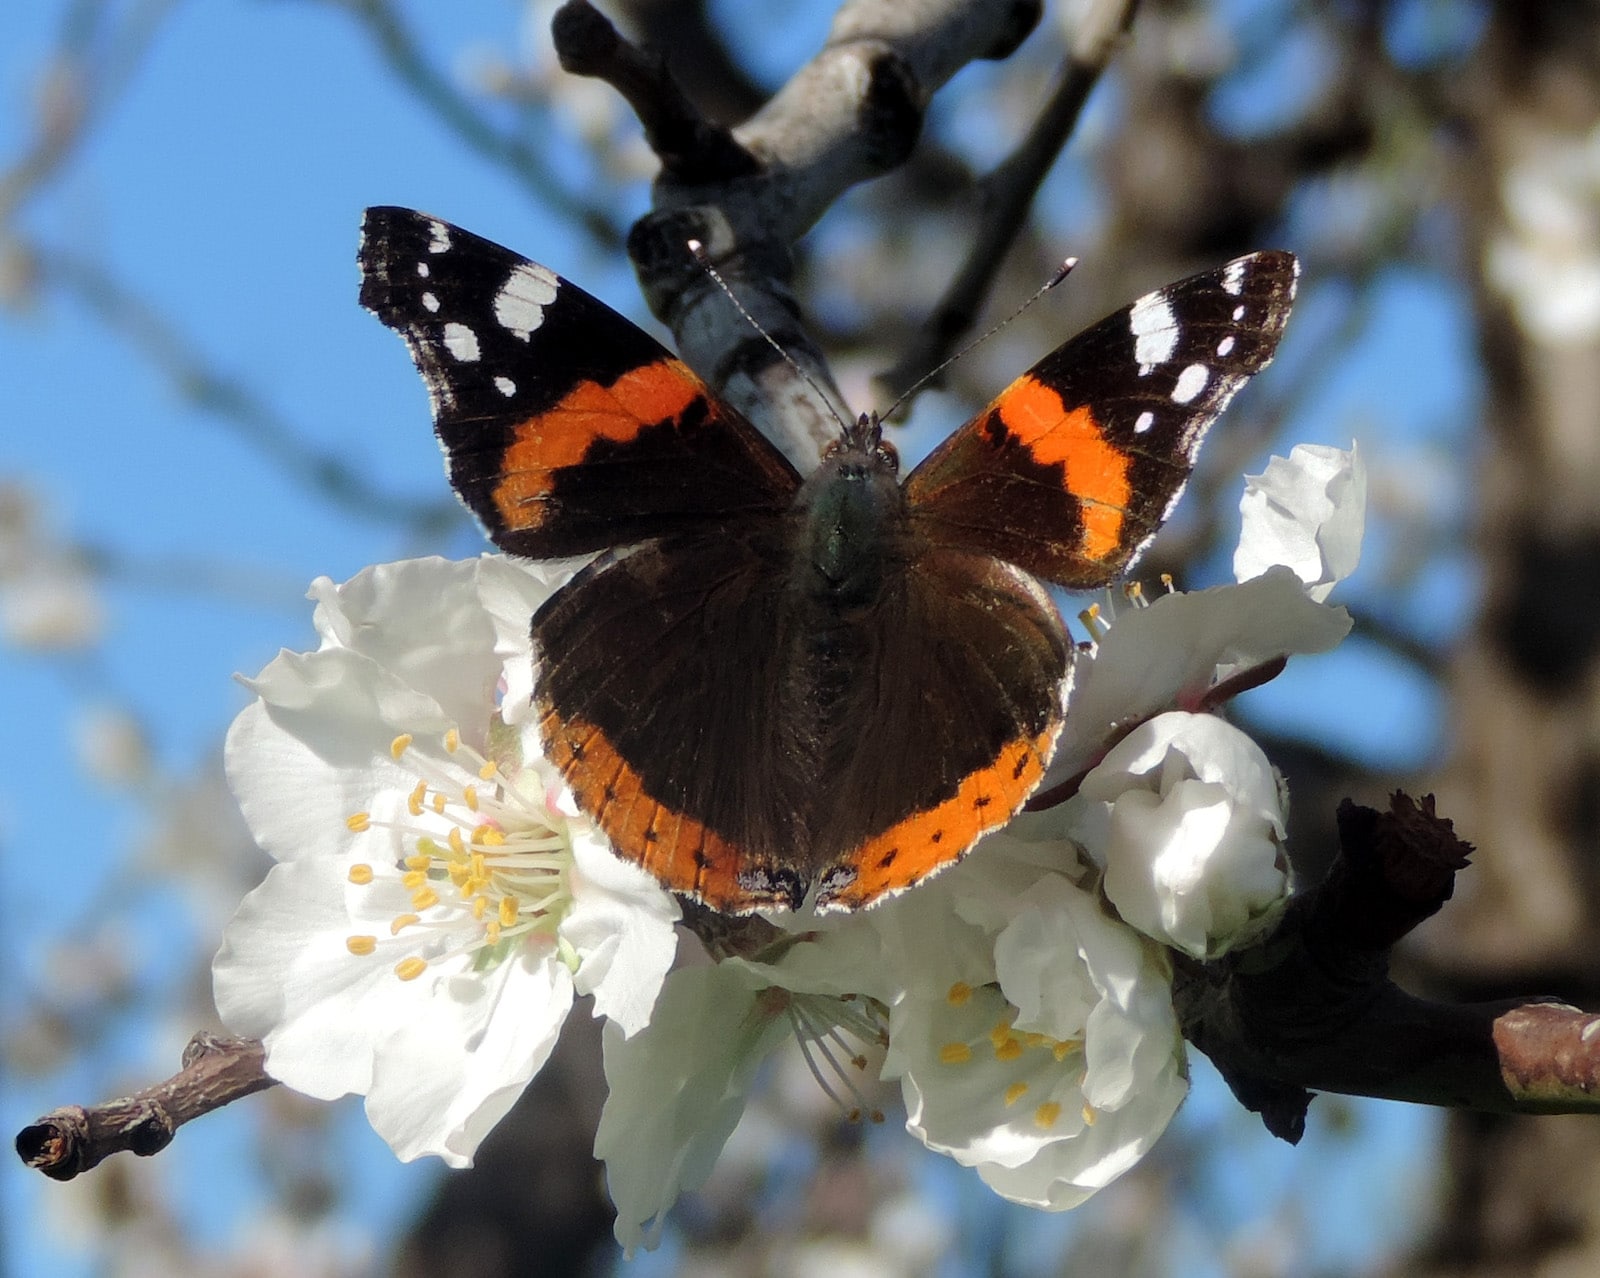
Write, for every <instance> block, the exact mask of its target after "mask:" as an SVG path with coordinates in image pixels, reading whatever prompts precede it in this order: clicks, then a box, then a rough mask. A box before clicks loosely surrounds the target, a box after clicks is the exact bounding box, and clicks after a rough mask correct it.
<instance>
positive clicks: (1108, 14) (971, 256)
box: [877, 0, 1138, 403]
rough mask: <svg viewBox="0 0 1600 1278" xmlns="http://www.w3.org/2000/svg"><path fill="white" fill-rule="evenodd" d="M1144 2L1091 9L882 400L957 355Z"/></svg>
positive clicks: (982, 196) (995, 174) (884, 379)
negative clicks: (967, 248) (947, 283)
mask: <svg viewBox="0 0 1600 1278" xmlns="http://www.w3.org/2000/svg"><path fill="white" fill-rule="evenodd" d="M1137 7H1138V0H1103V2H1102V3H1100V4H1097V5H1093V6H1091V7H1090V9H1089V10H1088V13H1087V16H1086V18H1085V21H1084V23H1083V25H1082V26H1081V27H1080V28H1079V30H1078V32H1077V37H1076V39H1075V40H1074V42H1073V46H1072V48H1071V49H1070V50H1069V51H1068V54H1067V58H1066V61H1065V63H1064V64H1063V66H1062V70H1061V76H1060V82H1059V83H1058V84H1057V86H1056V89H1055V92H1054V93H1052V94H1051V95H1050V100H1049V101H1048V102H1047V103H1045V106H1044V109H1043V110H1042V111H1040V112H1039V116H1038V118H1037V119H1036V120H1035V121H1034V123H1033V127H1032V128H1030V129H1029V130H1028V133H1027V136H1026V137H1024V138H1023V140H1022V142H1021V143H1020V144H1019V145H1018V146H1017V149H1016V150H1015V151H1013V152H1012V154H1011V155H1010V156H1009V157H1007V159H1006V160H1005V161H1003V162H1002V163H1001V164H1000V165H999V166H998V167H996V168H995V169H994V170H993V171H992V172H991V173H990V174H989V175H988V177H986V178H984V179H983V181H982V182H981V183H980V184H979V188H978V196H979V200H978V207H979V213H978V216H977V218H976V219H975V227H974V238H973V241H972V248H971V250H970V251H969V252H968V254H967V260H966V261H965V262H964V263H963V264H962V267H961V269H960V271H958V272H957V273H956V277H955V279H954V280H953V281H951V283H950V287H949V288H948V289H947V290H946V291H945V295H944V297H943V298H942V299H941V300H940V302H939V304H938V305H937V306H936V307H934V310H933V314H932V315H931V316H930V317H929V318H928V322H927V323H926V324H924V325H923V326H922V329H921V330H920V332H919V336H918V340H917V341H915V342H914V343H913V344H912V346H911V347H910V348H909V349H908V350H906V351H905V353H904V354H903V355H902V356H901V357H900V359H899V360H898V362H896V364H895V365H894V367H893V368H890V369H888V370H886V371H885V372H883V373H882V374H880V376H879V377H878V379H877V380H878V395H879V397H880V398H881V400H882V402H884V403H892V402H893V401H895V400H897V399H898V398H899V397H900V396H901V395H902V394H904V393H905V391H906V390H907V388H908V387H910V386H912V385H914V384H915V383H916V381H917V379H918V378H920V377H922V376H924V375H925V374H926V373H927V372H928V370H929V369H932V368H937V367H938V366H939V365H940V364H942V363H943V362H944V361H945V359H946V358H947V357H948V356H949V355H950V352H951V350H952V349H953V348H954V346H955V343H956V340H957V339H958V338H959V337H960V336H961V335H962V334H963V333H965V332H966V331H967V330H968V329H970V328H971V327H972V324H973V321H974V320H975V319H976V318H977V315H978V311H979V309H980V308H981V307H982V305H983V299H984V298H985V296H987V294H988V292H989V287H990V285H991V284H993V283H994V280H995V277H996V275H997V274H998V272H999V269H1000V262H1001V259H1002V258H1004V257H1005V254H1006V250H1007V249H1009V248H1010V247H1011V244H1012V241H1013V240H1015V239H1016V237H1017V234H1018V233H1019V232H1020V231H1021V230H1022V228H1023V226H1025V225H1026V224H1027V215H1028V206H1029V205H1030V204H1032V203H1033V197H1034V195H1035V194H1036V193H1037V192H1038V190H1039V184H1040V183H1041V182H1043V181H1044V179H1045V175H1046V174H1048V173H1049V171H1050V167H1051V165H1053V164H1054V163H1055V161H1056V157H1057V156H1058V155H1060V153H1061V149H1062V148H1063V147H1064V146H1066V144H1067V140H1068V139H1069V138H1070V137H1071V136H1072V131H1073V129H1074V128H1075V127H1076V126H1077V123H1078V116H1079V114H1080V113H1081V112H1082V110H1083V104H1084V103H1085V102H1086V101H1088V98H1089V94H1090V92H1091V91H1092V90H1093V88H1094V86H1095V85H1096V84H1098V83H1099V81H1100V76H1101V74H1102V73H1103V72H1104V71H1105V69H1106V65H1107V64H1108V63H1109V62H1110V60H1111V55H1112V53H1113V52H1115V50H1116V47H1117V42H1118V38H1119V37H1120V36H1121V35H1122V33H1123V32H1124V31H1126V30H1127V28H1128V26H1129V24H1131V23H1132V21H1133V15H1134V11H1135V9H1136V8H1137Z"/></svg>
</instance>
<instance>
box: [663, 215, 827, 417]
mask: <svg viewBox="0 0 1600 1278" xmlns="http://www.w3.org/2000/svg"><path fill="white" fill-rule="evenodd" d="M688 244H689V252H690V253H691V254H692V255H693V256H694V260H695V261H696V262H698V263H699V264H700V269H701V270H702V271H704V272H705V273H706V274H707V275H709V276H710V277H711V280H712V283H714V284H715V285H716V286H717V287H718V288H720V289H721V290H722V291H723V292H724V293H726V294H727V295H728V300H729V301H730V302H732V303H733V305H734V309H735V310H737V311H738V312H739V314H741V315H743V316H744V318H745V322H746V323H748V324H749V325H750V327H751V328H753V329H755V331H756V332H758V333H760V334H761V336H762V338H763V339H764V340H765V341H766V343H767V345H768V346H770V347H772V349H773V350H775V351H777V352H778V357H779V358H780V359H782V360H783V362H784V363H785V364H787V365H788V366H789V367H790V368H792V369H794V371H795V372H797V373H799V374H800V376H801V378H802V379H803V380H804V381H805V384H806V385H807V386H809V387H811V389H812V390H813V391H814V392H816V396H817V398H818V399H819V400H821V401H822V403H823V406H824V407H825V408H827V410H828V414H829V416H831V417H832V418H833V420H834V421H836V422H838V423H839V426H840V428H841V429H842V430H846V431H848V430H850V429H852V427H853V425H854V423H852V422H849V421H846V420H845V418H844V417H843V415H841V414H840V412H839V409H838V407H837V406H836V405H835V404H834V402H833V400H832V399H830V398H829V397H828V393H827V392H826V391H825V390H823V389H822V387H821V386H819V385H818V384H817V379H816V378H814V377H813V376H811V374H810V373H808V372H807V371H806V369H805V366H804V365H802V364H801V363H800V361H799V360H797V359H795V357H794V356H793V355H791V354H789V352H788V351H786V350H785V349H784V348H783V347H782V346H781V345H779V343H778V340H777V338H775V337H773V335H772V334H771V333H769V332H767V330H766V329H765V328H763V327H762V326H761V321H760V320H758V319H757V318H756V317H755V316H754V315H752V314H750V312H749V311H748V310H746V309H745V304H744V303H743V302H741V301H740V300H739V297H738V295H737V294H736V293H735V292H734V291H733V289H732V288H731V287H730V286H729V284H728V281H727V280H725V279H723V278H722V273H721V272H720V271H718V270H717V268H716V267H715V266H713V265H712V264H711V258H710V256H709V255H708V254H707V253H706V246H705V245H704V244H702V243H701V242H700V241H699V240H690V241H689V242H688Z"/></svg>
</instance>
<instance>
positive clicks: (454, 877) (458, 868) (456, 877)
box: [445, 861, 468, 887]
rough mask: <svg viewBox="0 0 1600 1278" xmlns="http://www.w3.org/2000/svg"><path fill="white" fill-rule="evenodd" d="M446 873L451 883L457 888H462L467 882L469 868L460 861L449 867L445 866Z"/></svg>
mask: <svg viewBox="0 0 1600 1278" xmlns="http://www.w3.org/2000/svg"><path fill="white" fill-rule="evenodd" d="M445 873H446V874H448V875H449V876H450V882H452V883H454V884H455V885H456V886H457V887H460V886H461V885H462V884H463V883H465V882H466V881H467V873H468V871H467V867H466V865H465V864H464V863H462V862H460V861H452V862H450V864H449V865H447V866H445Z"/></svg>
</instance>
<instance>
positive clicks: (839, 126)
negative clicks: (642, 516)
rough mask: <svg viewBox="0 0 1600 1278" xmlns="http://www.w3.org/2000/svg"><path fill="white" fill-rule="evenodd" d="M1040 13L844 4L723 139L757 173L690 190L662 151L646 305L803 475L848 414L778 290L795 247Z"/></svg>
mask: <svg viewBox="0 0 1600 1278" xmlns="http://www.w3.org/2000/svg"><path fill="white" fill-rule="evenodd" d="M1039 13H1040V5H1039V4H1038V0H1014V2H1013V3H1010V4H972V3H970V0H847V2H846V3H845V4H843V5H842V6H841V7H840V9H839V11H838V13H837V14H836V15H835V17H834V21H833V26H832V28H831V30H830V32H829V36H828V40H827V42H826V43H825V44H824V46H823V47H822V49H821V50H820V51H819V52H818V53H817V54H816V56H815V57H813V58H812V59H811V60H810V61H809V62H807V63H806V64H805V65H804V66H802V67H801V68H800V69H799V70H798V71H796V73H795V74H794V76H793V77H792V78H791V79H790V80H789V82H788V83H787V84H785V85H784V86H783V88H781V89H780V90H779V91H778V92H777V94H775V95H774V96H773V98H772V99H771V101H769V102H768V103H766V105H764V106H763V107H762V108H761V109H760V110H759V111H758V112H757V113H756V114H755V115H754V116H752V117H751V118H750V119H749V120H747V121H746V122H745V123H743V124H741V125H740V126H739V127H738V128H736V129H734V130H733V131H732V135H731V136H732V138H733V139H734V141H735V142H736V143H737V145H738V147H739V148H740V150H741V152H742V153H744V154H747V155H749V156H750V157H753V159H754V161H755V164H756V168H755V169H754V171H738V172H735V171H732V169H733V167H735V166H731V165H725V166H724V171H723V172H721V173H720V174H719V173H716V172H715V171H714V170H712V171H711V172H701V173H698V174H696V175H695V177H694V180H686V179H685V177H684V174H683V173H682V172H681V171H679V170H678V169H675V168H674V161H673V156H672V153H671V152H669V154H667V155H664V156H663V157H662V158H663V173H662V175H661V177H660V179H659V180H658V181H657V183H656V189H655V202H656V207H655V210H654V211H653V212H651V213H649V214H647V215H646V216H645V217H643V218H641V219H640V221H639V222H638V223H637V224H636V225H635V226H634V228H633V231H632V233H631V234H630V236H629V239H628V251H629V255H630V256H631V257H632V258H633V261H634V265H635V268H636V269H637V271H638V273H639V278H640V282H641V284H642V286H643V288H644V293H645V297H646V299H647V300H648V301H649V303H650V308H651V310H653V311H654V312H655V314H656V315H657V316H659V317H660V318H661V319H662V320H663V321H665V322H666V323H667V324H668V325H669V326H670V327H671V328H672V330H673V332H674V334H675V335H676V337H677V341H678V350H679V352H680V353H681V354H682V355H683V357H684V359H685V360H687V361H688V362H689V363H690V364H691V365H692V366H694V367H695V368H697V369H699V370H700V372H701V373H702V374H703V375H705V376H706V377H707V378H708V380H710V381H711V382H712V383H713V384H714V385H715V386H717V387H718V389H719V390H720V391H721V392H722V394H723V395H724V397H725V398H727V399H728V400H729V402H730V403H732V404H733V405H734V406H735V407H736V408H738V409H739V410H740V411H742V412H743V413H744V414H745V415H746V416H747V417H749V418H750V419H751V420H752V421H754V422H756V423H757V424H758V425H760V426H761V427H763V429H765V430H766V431H767V433H768V434H769V435H770V436H771V437H772V438H773V439H775V440H777V441H778V443H779V444H780V446H782V447H783V448H784V450H785V451H786V452H787V453H788V454H789V456H790V457H791V458H792V459H793V460H794V461H795V462H796V463H797V464H798V465H800V467H801V469H802V470H809V469H810V468H811V467H812V466H813V465H814V464H815V463H816V459H817V455H818V452H819V450H820V448H821V446H822V445H823V444H825V443H826V442H827V441H829V440H831V439H832V438H834V436H835V435H837V433H838V426H837V423H836V421H835V415H837V416H842V417H849V416H850V413H849V410H848V409H847V408H846V407H845V406H844V404H843V400H842V398H841V397H840V396H838V394H837V392H836V391H834V390H833V389H832V378H831V376H830V374H829V372H828V370H827V367H826V365H825V364H824V362H823V359H822V356H821V353H820V352H819V351H818V350H817V348H816V346H815V343H813V342H812V341H811V339H810V337H809V336H808V334H807V333H806V331H805V329H804V327H803V325H802V324H801V322H800V319H799V309H798V307H797V306H796V305H795V302H794V299H793V297H792V296H791V294H790V292H789V288H788V282H789V280H790V278H791V276H792V274H793V259H792V256H791V251H790V246H791V245H792V244H793V243H794V242H795V241H796V240H797V239H799V237H800V236H801V235H803V234H804V233H805V232H806V231H807V230H808V229H809V228H810V227H811V226H812V224H813V223H814V222H815V221H816V220H817V219H818V218H819V217H821V216H822V214H823V213H824V212H825V211H826V210H827V209H828V208H829V206H830V205H832V204H833V202H834V201H835V200H837V199H838V198H839V196H840V195H841V194H843V192H844V191H846V190H848V189H849V188H850V187H851V186H853V185H855V184H856V183H858V182H862V181H865V180H867V179H868V178H872V177H877V176H879V175H881V174H883V173H885V172H887V171H889V170H890V169H892V168H894V167H895V166H896V165H898V164H900V163H902V162H903V161H904V159H905V158H906V156H907V155H908V154H909V153H910V151H911V149H912V147H913V146H914V145H915V144H916V140H917V136H918V134H919V132H920V131H921V127H922V118H923V113H924V112H925V110H926V108H927V104H928V101H929V99H930V98H931V97H932V95H933V93H934V92H935V90H937V89H938V88H939V86H940V85H942V84H943V83H944V82H945V81H946V80H948V79H949V78H950V77H951V76H952V75H954V74H955V73H956V72H957V71H958V70H960V69H961V67H963V66H965V65H966V64H967V63H968V62H971V61H973V60H974V59H979V58H1000V57H1005V56H1007V55H1008V54H1010V53H1011V52H1012V51H1013V50H1014V49H1015V48H1016V46H1017V45H1018V44H1019V43H1020V42H1021V40H1022V38H1023V37H1024V36H1025V35H1026V34H1027V33H1028V32H1029V31H1030V30H1032V28H1033V26H1034V24H1035V23H1036V22H1037V21H1038V18H1039ZM558 35H559V33H558ZM661 106H662V103H661V101H660V94H659V93H657V95H656V98H655V99H654V105H652V106H651V107H650V108H649V111H648V112H647V118H646V120H645V124H646V128H647V130H649V129H651V128H652V124H653V123H655V124H659V123H660V122H659V121H658V120H655V116H656V115H658V114H660V108H661ZM652 137H654V134H652ZM724 158H725V159H726V158H727V157H726V155H725V157H724ZM689 240H699V241H700V242H701V243H702V244H703V245H705V247H706V252H707V254H708V256H709V257H710V258H711V260H712V261H713V262H714V263H715V264H716V266H717V267H718V269H719V270H720V271H721V273H722V275H723V276H724V277H725V278H726V279H727V281H728V283H729V286H730V287H731V288H732V289H733V291H734V293H735V294H737V296H738V297H739V299H740V301H741V302H742V303H743V304H744V305H745V307H746V308H747V309H748V310H749V311H750V313H751V314H752V315H754V316H755V318H756V319H757V320H758V321H759V322H760V323H761V325H762V326H763V327H764V328H765V329H766V330H767V331H768V332H769V333H770V334H771V335H772V337H773V338H774V340H776V341H777V342H778V343H779V345H781V346H782V347H783V349H784V350H785V351H786V352H788V354H789V355H790V356H792V358H793V359H794V361H795V363H796V364H797V365H799V366H800V367H801V368H803V369H804V370H805V371H806V373H807V374H809V376H810V377H811V378H812V380H813V381H814V382H816V384H818V385H820V386H823V387H824V388H827V389H828V390H829V392H830V395H831V397H832V398H833V399H834V401H835V402H834V404H833V405H832V407H831V410H830V406H829V405H826V404H819V403H818V402H817V397H816V394H815V392H814V391H812V390H811V389H810V387H809V386H807V384H806V382H805V379H804V377H802V375H801V374H800V373H799V372H798V371H797V370H796V369H795V368H794V367H791V366H790V365H789V364H788V363H786V362H785V361H784V360H782V359H780V358H779V357H778V356H777V355H776V354H775V353H774V352H773V350H772V349H771V348H770V347H769V346H768V345H767V344H766V343H765V342H764V341H763V340H762V339H761V338H759V337H758V336H757V335H756V334H754V333H753V332H751V330H750V327H749V325H748V324H747V323H746V321H745V320H744V319H743V318H742V317H741V316H740V315H739V314H738V312H737V310H736V309H735V308H734V307H733V305H732V304H731V303H730V302H729V301H728V299H727V298H726V297H724V296H723V295H722V293H721V292H720V290H719V289H718V288H717V287H716V286H715V285H714V284H713V283H712V282H711V280H710V279H709V277H708V276H707V274H706V272H705V271H704V270H702V269H701V268H700V266H699V265H698V264H697V263H696V261H695V259H694V257H693V256H692V255H691V254H690V253H689V251H688V249H687V247H686V245H687V243H688V241H689Z"/></svg>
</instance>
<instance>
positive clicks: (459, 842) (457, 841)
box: [450, 827, 467, 856]
mask: <svg viewBox="0 0 1600 1278" xmlns="http://www.w3.org/2000/svg"><path fill="white" fill-rule="evenodd" d="M450 850H451V851H452V852H454V853H455V854H456V855H457V856H466V854H467V841H466V840H465V839H463V838H462V837H461V831H460V830H457V829H455V828H453V827H452V829H451V831H450Z"/></svg>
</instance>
